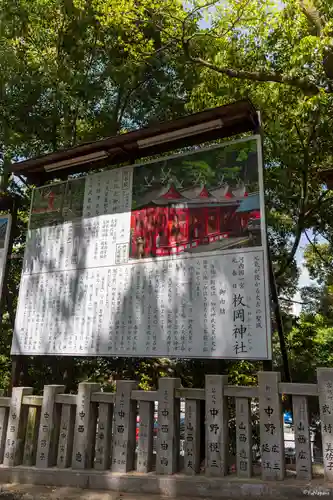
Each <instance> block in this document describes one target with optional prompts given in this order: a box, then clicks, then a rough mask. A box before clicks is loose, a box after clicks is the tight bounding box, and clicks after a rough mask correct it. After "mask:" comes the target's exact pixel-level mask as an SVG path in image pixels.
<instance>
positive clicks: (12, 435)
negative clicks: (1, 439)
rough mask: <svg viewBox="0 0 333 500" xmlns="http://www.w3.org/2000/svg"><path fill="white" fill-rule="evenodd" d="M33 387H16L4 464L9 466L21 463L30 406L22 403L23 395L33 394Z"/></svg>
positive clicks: (9, 420) (10, 413) (11, 406)
mask: <svg viewBox="0 0 333 500" xmlns="http://www.w3.org/2000/svg"><path fill="white" fill-rule="evenodd" d="M31 394H32V388H31V387H14V388H13V392H12V397H11V402H10V408H9V417H8V427H7V434H6V445H5V455H4V460H3V464H4V465H5V466H7V467H13V466H15V465H20V464H21V462H22V455H23V444H24V438H25V431H26V425H27V416H28V408H27V407H26V408H24V406H23V405H22V399H23V396H31Z"/></svg>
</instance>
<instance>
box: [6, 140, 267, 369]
mask: <svg viewBox="0 0 333 500" xmlns="http://www.w3.org/2000/svg"><path fill="white" fill-rule="evenodd" d="M260 152H261V146H260V138H259V137H252V138H251V139H247V140H246V141H237V142H233V143H228V144H227V145H226V146H224V147H223V148H222V147H221V146H219V147H214V148H209V149H207V150H200V151H199V152H196V153H193V154H191V155H186V156H176V157H171V158H169V159H163V164H162V165H160V164H159V163H158V162H155V163H151V164H144V165H141V166H135V167H126V168H122V169H117V170H111V171H107V172H103V173H98V174H94V175H90V176H87V177H85V178H82V179H77V180H71V181H68V182H67V183H58V184H55V185H52V186H46V187H43V188H39V189H37V190H35V192H34V196H33V200H32V208H31V216H30V227H29V231H28V238H27V247H26V254H25V261H24V268H23V274H22V280H21V287H20V295H19V303H18V310H17V316H16V324H15V333H14V338H13V345H12V354H26V355H38V354H40V355H41V354H50V355H82V356H83V355H88V356H104V355H106V356H153V357H158V356H163V357H165V356H167V357H181V358H194V357H198V358H212V357H214V358H227V359H237V358H239V359H269V358H270V357H271V335H270V312H269V299H268V280H267V255H266V245H265V241H266V240H265V238H266V236H265V222H264V210H263V206H264V205H263V201H264V200H263V185H262V171H261V168H262V165H261V157H260Z"/></svg>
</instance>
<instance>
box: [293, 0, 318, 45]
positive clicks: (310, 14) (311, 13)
mask: <svg viewBox="0 0 333 500" xmlns="http://www.w3.org/2000/svg"><path fill="white" fill-rule="evenodd" d="M299 5H300V7H301V10H302V12H303V14H304V15H305V17H306V18H307V20H308V22H309V24H311V25H312V26H313V27H314V28H315V30H316V34H317V36H320V35H321V31H322V29H323V23H322V19H321V15H320V13H319V11H318V10H317V9H316V7H315V6H314V5H313V4H312V3H311V4H310V2H309V0H308V1H305V0H299Z"/></svg>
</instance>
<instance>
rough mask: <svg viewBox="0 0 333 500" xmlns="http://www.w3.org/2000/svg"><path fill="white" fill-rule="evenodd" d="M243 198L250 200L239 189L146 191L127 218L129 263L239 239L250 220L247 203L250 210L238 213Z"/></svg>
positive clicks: (199, 188) (164, 188)
mask: <svg viewBox="0 0 333 500" xmlns="http://www.w3.org/2000/svg"><path fill="white" fill-rule="evenodd" d="M254 194H255V195H256V193H254ZM248 196H250V197H252V196H253V194H251V195H248V193H247V191H246V188H245V186H241V187H237V188H235V189H232V188H231V187H230V186H229V185H224V186H220V187H218V188H216V189H208V188H207V187H206V186H205V185H202V186H193V187H189V188H186V189H177V188H176V186H175V184H174V183H170V184H168V185H167V186H162V185H159V186H157V187H156V188H152V189H151V190H150V191H148V192H147V193H146V194H144V195H143V196H142V198H141V199H139V200H137V203H136V208H135V210H133V211H132V214H131V257H132V258H144V257H148V256H163V255H170V254H178V253H182V252H185V251H191V249H194V248H196V247H198V246H200V245H209V244H210V243H213V242H216V241H219V240H222V239H225V238H232V237H239V236H242V235H243V234H245V233H246V231H247V227H248V221H249V219H250V218H251V216H252V215H253V214H252V212H253V210H252V208H253V203H252V204H250V205H251V210H247V209H246V207H244V210H242V209H241V206H242V202H243V201H244V200H245V199H246V198H247V197H248ZM257 199H258V201H257V205H259V197H258V196H257ZM256 208H257V211H259V214H260V208H259V206H258V207H256ZM259 218H260V215H259Z"/></svg>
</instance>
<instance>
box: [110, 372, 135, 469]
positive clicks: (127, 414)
mask: <svg viewBox="0 0 333 500" xmlns="http://www.w3.org/2000/svg"><path fill="white" fill-rule="evenodd" d="M136 386H137V384H136V382H134V381H132V380H117V383H116V399H115V405H114V432H113V440H112V443H113V447H112V472H129V471H131V470H133V469H134V458H135V446H136V439H135V438H136V435H135V432H136V410H137V402H136V401H134V400H132V399H131V394H132V391H133V390H134V389H135V388H136Z"/></svg>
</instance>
